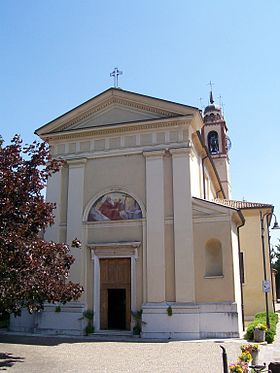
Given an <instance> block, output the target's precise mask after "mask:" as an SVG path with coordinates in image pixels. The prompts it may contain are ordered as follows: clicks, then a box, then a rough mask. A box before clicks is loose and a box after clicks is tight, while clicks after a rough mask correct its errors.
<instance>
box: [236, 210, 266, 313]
mask: <svg viewBox="0 0 280 373" xmlns="http://www.w3.org/2000/svg"><path fill="white" fill-rule="evenodd" d="M262 211H263V214H264V213H266V212H267V210H265V209H263V210H262ZM242 213H243V215H244V217H245V225H244V227H241V229H240V250H241V252H243V253H244V254H243V255H244V277H245V282H244V284H243V298H244V313H245V318H246V319H251V318H252V317H253V316H254V315H255V314H256V313H258V312H264V311H265V295H264V293H263V291H262V281H263V279H264V269H263V254H262V244H261V223H260V210H259V209H243V210H242ZM264 226H266V219H264ZM264 242H265V252H266V273H267V279H268V280H271V278H270V268H269V255H268V240H267V230H266V228H265V232H264ZM268 300H269V309H270V310H272V299H271V292H270V293H268Z"/></svg>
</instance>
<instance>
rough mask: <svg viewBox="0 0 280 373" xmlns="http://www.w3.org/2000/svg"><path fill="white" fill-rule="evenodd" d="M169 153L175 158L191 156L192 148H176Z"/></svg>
mask: <svg viewBox="0 0 280 373" xmlns="http://www.w3.org/2000/svg"><path fill="white" fill-rule="evenodd" d="M169 153H170V154H171V155H172V157H173V156H180V155H181V156H182V155H189V154H190V153H191V147H183V148H174V149H169Z"/></svg>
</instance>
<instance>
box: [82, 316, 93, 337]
mask: <svg viewBox="0 0 280 373" xmlns="http://www.w3.org/2000/svg"><path fill="white" fill-rule="evenodd" d="M93 315H94V313H93V311H92V310H86V311H84V313H83V316H84V318H85V319H87V320H88V324H87V326H86V327H85V335H89V334H92V333H94V326H93Z"/></svg>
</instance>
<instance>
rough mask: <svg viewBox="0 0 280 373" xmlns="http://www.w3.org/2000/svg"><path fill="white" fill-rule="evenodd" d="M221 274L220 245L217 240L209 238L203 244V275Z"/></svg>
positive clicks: (221, 257) (221, 256)
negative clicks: (204, 244)
mask: <svg viewBox="0 0 280 373" xmlns="http://www.w3.org/2000/svg"><path fill="white" fill-rule="evenodd" d="M222 275H223V255H222V245H221V242H220V241H219V240H216V239H211V240H209V241H207V243H206V246H205V276H206V277H212V276H222Z"/></svg>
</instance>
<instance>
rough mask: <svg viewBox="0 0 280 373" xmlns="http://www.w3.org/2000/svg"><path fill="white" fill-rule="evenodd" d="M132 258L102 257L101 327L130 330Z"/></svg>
mask: <svg viewBox="0 0 280 373" xmlns="http://www.w3.org/2000/svg"><path fill="white" fill-rule="evenodd" d="M130 309H131V263H130V258H113V259H111V258H108V259H100V328H101V329H105V330H106V329H110V330H130V320H131V315H130Z"/></svg>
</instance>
